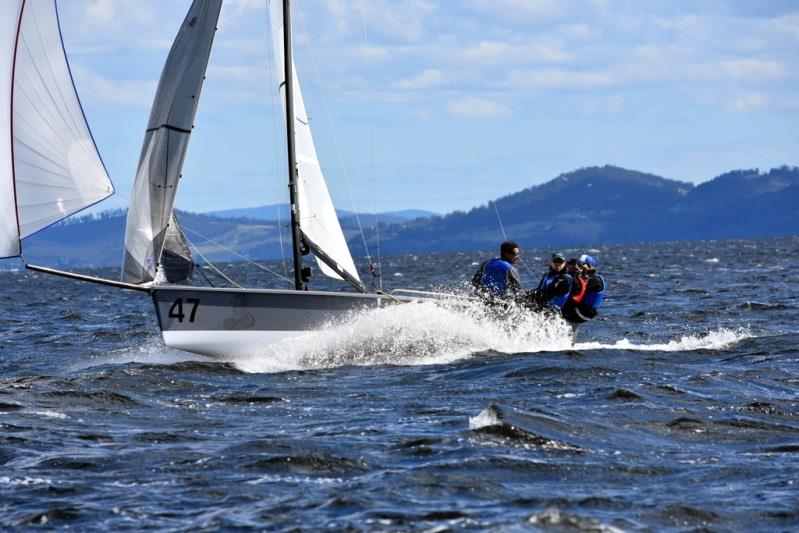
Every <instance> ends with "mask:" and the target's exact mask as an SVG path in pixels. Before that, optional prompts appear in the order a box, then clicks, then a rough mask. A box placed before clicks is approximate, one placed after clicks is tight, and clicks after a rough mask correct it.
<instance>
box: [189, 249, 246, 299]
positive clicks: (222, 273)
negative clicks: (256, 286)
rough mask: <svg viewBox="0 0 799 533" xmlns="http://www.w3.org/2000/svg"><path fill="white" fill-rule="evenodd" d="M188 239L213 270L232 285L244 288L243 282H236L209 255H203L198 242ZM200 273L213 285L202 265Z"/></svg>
mask: <svg viewBox="0 0 799 533" xmlns="http://www.w3.org/2000/svg"><path fill="white" fill-rule="evenodd" d="M186 240H187V241H188V243H189V244H190V245H191V247H192V248H194V251H195V252H197V255H199V256H200V257H202V258H203V259H204V260H205V262H206V263H207V264H208V266H209V267H211V270H213V271H214V272H216V273H217V275H218V276H219V277H221V278H222V279H223V280H225V281H227V282H228V283H230V284H231V285H235V286H236V287H238V288H239V289H243V288H244V287H243V286H242V285H241V284H239V283H236V282H235V281H234V280H233V279H231V278H230V277H228V276H227V275H226V274H225V273H224V272H222V271H221V270H219V268H217V266H216V265H215V264H213V263H212V262H211V261H210V260H209V259H208V258H207V257H205V255H203V253H202V252H201V251H200V249H199V248H198V247H197V245H196V244H194V243H193V242H191V241H190V240H188V239H186ZM200 274H202V275H203V277H204V278H205V279H206V281H208V283H209V284H210V285H211V286H212V287H213V284H212V283H211V281H210V280H209V279H208V278H207V277H206V276H205V273H204V272H203V270H202V267H200Z"/></svg>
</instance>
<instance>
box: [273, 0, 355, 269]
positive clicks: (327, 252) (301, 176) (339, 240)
mask: <svg viewBox="0 0 799 533" xmlns="http://www.w3.org/2000/svg"><path fill="white" fill-rule="evenodd" d="M282 9H283V8H282V6H281V5H280V3H279V2H278V1H276V0H270V2H269V18H270V22H271V28H272V41H273V47H272V48H273V50H274V53H275V61H276V65H277V72H278V73H279V77H278V80H277V85H278V90H279V92H280V94H281V95H283V96H285V89H286V80H285V75H284V74H283V73H284V64H285V63H284V61H285V59H284V53H283V17H282V14H283V11H282ZM291 72H292V80H293V81H292V92H293V102H292V104H293V107H294V117H295V118H294V137H295V145H296V158H297V176H298V179H297V197H298V204H299V206H298V208H299V212H300V228H301V230H302V233H303V234H304V235H306V236H307V237H308V239H309V240H311V241H313V242H314V243H316V244H315V245H316V246H317V247H318V248H319V249H320V250H321V251H322V253H320V254H316V256H317V257H316V260H317V264H318V265H319V268H320V270H321V271H322V273H323V274H325V275H326V276H329V277H332V278H336V279H344V278H343V277H342V276H341V275H339V273H337V272H336V270H335V269H333V268H331V267H330V266H328V264H327V262H326V261H331V262H333V263H334V264H336V265H338V268H340V269H341V270H343V271H344V272H345V273H346V274H347V276H348V277H351V278H353V279H355V280H358V283H360V277H359V276H358V270H357V269H356V268H355V262H354V261H353V259H352V255H351V254H350V251H349V247H348V246H347V240H346V238H345V237H344V232H343V231H342V229H341V224H340V223H339V221H338V216H337V215H336V209H335V207H334V205H333V201H332V199H331V197H330V192H329V191H328V188H327V183H326V182H325V178H324V175H323V173H322V167H321V165H320V164H319V158H318V157H317V155H316V148H315V146H314V141H313V136H312V134H311V127H310V120H309V119H308V115H307V113H306V111H305V103H304V101H303V98H302V91H301V89H300V84H299V81H298V78H297V69H296V67H295V65H294V64H293V62H292V65H291ZM284 106H285V104H284ZM284 111H285V108H284Z"/></svg>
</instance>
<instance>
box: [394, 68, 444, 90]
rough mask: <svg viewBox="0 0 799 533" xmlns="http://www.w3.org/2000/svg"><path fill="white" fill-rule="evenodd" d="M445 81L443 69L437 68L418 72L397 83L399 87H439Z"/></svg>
mask: <svg viewBox="0 0 799 533" xmlns="http://www.w3.org/2000/svg"><path fill="white" fill-rule="evenodd" d="M443 81H444V75H443V74H441V71H439V70H436V69H426V70H423V71H422V72H420V73H419V74H417V75H416V76H414V77H412V78H408V79H404V80H400V81H398V82H397V83H396V87H397V88H399V89H411V90H413V89H430V88H433V87H438V86H439V85H441V84H442V83H443Z"/></svg>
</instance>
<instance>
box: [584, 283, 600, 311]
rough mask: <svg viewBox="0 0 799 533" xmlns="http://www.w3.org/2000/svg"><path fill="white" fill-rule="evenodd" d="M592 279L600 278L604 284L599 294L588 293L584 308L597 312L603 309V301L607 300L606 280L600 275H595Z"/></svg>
mask: <svg viewBox="0 0 799 533" xmlns="http://www.w3.org/2000/svg"><path fill="white" fill-rule="evenodd" d="M591 277H595V278H599V280H600V281H601V282H602V289H601V290H600V291H599V292H596V291H586V292H585V295H584V296H583V300H582V307H585V308H588V309H593V310H594V311H596V310H597V309H599V308H600V307H602V301H603V300H604V299H605V278H603V277H602V276H600V275H599V274H593V275H592V276H591Z"/></svg>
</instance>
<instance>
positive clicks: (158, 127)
mask: <svg viewBox="0 0 799 533" xmlns="http://www.w3.org/2000/svg"><path fill="white" fill-rule="evenodd" d="M160 129H165V130H170V131H177V132H179V133H188V134H189V135H191V130H187V129H186V128H178V127H177V126H172V125H170V124H161V125H160V126H156V127H154V128H147V129H146V130H144V131H145V133H149V132H151V131H158V130H160Z"/></svg>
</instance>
